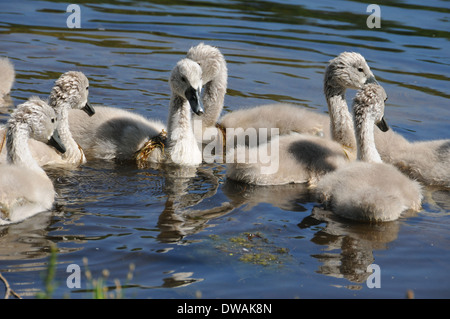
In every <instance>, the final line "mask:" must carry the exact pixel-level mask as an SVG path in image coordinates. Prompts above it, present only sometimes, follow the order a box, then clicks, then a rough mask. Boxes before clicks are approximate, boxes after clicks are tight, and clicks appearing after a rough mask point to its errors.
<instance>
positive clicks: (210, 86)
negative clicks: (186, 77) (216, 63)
mask: <svg viewBox="0 0 450 319" xmlns="http://www.w3.org/2000/svg"><path fill="white" fill-rule="evenodd" d="M223 68H225V71H224V72H222V73H220V74H218V75H217V76H216V77H215V78H214V79H212V80H211V81H209V82H208V83H206V84H205V86H204V88H203V90H204V93H203V99H202V100H203V106H204V108H205V113H204V114H202V116H201V117H200V116H197V115H194V116H193V118H194V120H195V119H201V120H202V123H203V127H204V128H207V127H214V125H215V124H216V123H217V120H218V119H219V117H220V113H221V112H222V109H223V104H224V101H225V94H226V91H227V76H228V75H227V72H226V67H223Z"/></svg>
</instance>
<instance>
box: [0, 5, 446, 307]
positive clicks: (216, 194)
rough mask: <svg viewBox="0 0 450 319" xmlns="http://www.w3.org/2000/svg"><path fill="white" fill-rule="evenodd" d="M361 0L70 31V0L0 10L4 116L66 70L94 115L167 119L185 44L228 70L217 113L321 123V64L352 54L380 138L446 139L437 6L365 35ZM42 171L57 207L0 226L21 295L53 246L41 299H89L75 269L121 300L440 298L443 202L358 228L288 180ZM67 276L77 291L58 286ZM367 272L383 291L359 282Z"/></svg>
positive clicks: (434, 195)
mask: <svg viewBox="0 0 450 319" xmlns="http://www.w3.org/2000/svg"><path fill="white" fill-rule="evenodd" d="M370 3H371V1H364V2H361V1H336V0H323V1H278V2H277V1H251V2H249V1H231V0H228V1H223V0H220V1H218V0H217V1H216V0H211V1H189V2H188V1H145V2H144V1H142V2H141V1H119V0H118V1H109V4H105V3H102V2H101V1H83V2H81V3H79V4H80V9H81V15H80V18H81V25H80V28H74V29H70V28H68V27H67V25H66V19H67V17H68V16H69V14H70V13H67V12H66V8H67V6H68V4H69V3H66V2H60V1H54V2H53V1H31V0H30V1H27V0H19V1H13V2H11V1H9V2H6V1H2V2H1V4H0V7H1V10H0V43H1V46H0V55H1V56H9V57H10V58H11V59H12V61H13V62H14V64H15V68H16V73H17V79H16V82H15V85H14V88H13V91H12V94H11V95H12V99H13V101H14V103H15V104H16V105H17V104H19V103H21V102H23V101H24V100H25V99H27V98H28V97H29V96H30V95H40V96H42V97H47V95H48V93H49V92H50V89H51V87H52V83H53V81H54V80H55V79H57V78H58V77H59V76H60V75H61V74H62V73H63V72H66V71H69V70H78V71H82V72H84V73H85V74H86V75H87V77H88V78H89V80H90V101H91V103H92V104H94V105H95V104H103V105H108V106H114V107H120V108H124V109H127V110H131V111H133V112H136V113H139V114H142V115H144V116H146V117H150V118H159V119H162V120H163V121H165V120H166V116H167V113H168V105H169V96H170V91H169V86H168V83H167V80H168V76H169V72H170V70H171V69H172V68H173V66H174V65H175V63H176V62H177V61H178V60H179V59H181V58H182V57H184V56H185V54H186V52H187V50H188V49H189V48H190V47H191V46H194V45H196V44H198V43H199V42H205V43H207V44H211V45H214V46H217V47H219V48H220V50H221V51H222V53H223V54H224V55H225V57H226V59H227V63H228V69H229V79H228V94H227V96H226V99H225V108H224V111H223V112H230V111H233V110H237V109H239V108H241V107H244V106H254V105H258V104H263V103H272V102H291V103H295V104H298V105H299V106H300V107H308V108H310V109H313V110H316V111H317V112H326V111H327V107H326V103H325V99H324V97H323V93H322V79H323V72H324V69H325V67H326V65H327V62H328V61H329V60H330V59H332V58H333V57H335V56H336V55H338V54H339V53H340V52H342V51H358V52H360V53H361V54H363V55H364V56H365V58H366V59H367V61H368V63H369V65H370V66H371V68H372V70H373V72H374V74H375V76H376V77H377V79H378V81H379V82H380V84H381V85H383V86H384V88H385V90H386V91H387V93H388V95H389V100H388V101H387V105H386V118H387V120H388V122H389V124H390V126H391V128H392V129H394V130H396V131H397V132H399V133H401V134H402V135H404V136H405V137H406V138H407V139H409V140H412V141H418V140H427V139H438V138H450V134H449V127H450V126H449V122H450V103H449V101H450V91H449V74H450V72H449V71H450V56H449V52H450V46H449V35H450V33H449V19H450V7H449V2H448V1H436V0H435V1H427V2H423V1H418V0H405V1H388V2H387V1H383V2H382V4H381V5H380V9H381V28H373V29H370V28H368V27H367V24H366V20H367V18H368V17H369V15H370V14H371V12H367V6H368V5H369V4H370ZM353 94H354V91H349V94H348V96H349V99H350V98H351V97H352V96H353ZM6 119H7V110H3V113H2V114H1V115H0V121H1V122H2V123H4V122H5V121H6ZM449 169H450V168H449ZM48 172H49V174H50V176H51V177H52V178H53V179H54V184H55V187H56V189H57V191H58V194H59V197H58V199H57V205H56V208H55V209H54V210H53V211H51V212H45V213H42V214H39V215H36V216H35V217H33V218H30V219H29V220H26V221H24V222H22V223H20V224H16V225H10V226H7V227H2V228H0V273H1V274H2V275H3V276H4V277H5V279H7V281H8V282H9V284H10V286H11V288H12V289H13V290H14V291H15V292H17V293H18V294H19V295H21V296H22V297H23V298H35V296H36V293H38V292H42V291H45V283H44V277H45V272H46V270H47V269H48V264H49V260H50V250H51V247H52V246H55V247H56V249H57V255H56V257H57V260H56V273H55V277H54V282H53V286H54V289H55V290H54V292H53V295H52V296H53V297H54V298H65V297H67V298H71V299H77V298H91V297H92V287H93V285H92V284H93V282H92V279H91V280H90V279H88V278H86V276H85V275H86V274H87V273H88V271H90V273H91V275H92V278H93V279H99V278H103V279H104V285H105V286H107V287H109V288H110V292H111V293H116V292H117V290H116V289H115V287H116V283H115V281H114V280H115V279H118V280H119V281H120V287H121V294H122V295H121V296H122V297H123V298H153V299H156V298H286V299H290V298H405V296H406V294H407V292H408V291H412V292H413V294H414V297H416V298H449V297H450V216H449V215H450V191H449V190H445V189H444V190H439V189H428V190H427V192H426V193H427V196H426V199H425V201H424V205H423V210H422V211H420V212H419V213H417V214H415V215H414V216H409V217H405V218H401V219H400V220H398V221H395V222H391V223H385V224H377V225H368V224H360V223H352V222H348V221H343V220H339V219H330V218H322V217H321V212H320V210H319V209H317V207H319V205H318V204H317V203H316V202H314V200H313V199H312V198H311V197H310V196H309V195H308V193H307V192H306V191H305V189H304V186H302V185H287V186H283V187H249V186H247V187H245V186H243V185H239V184H235V183H232V182H230V181H227V180H226V178H225V167H224V166H223V165H221V164H208V165H202V166H201V167H200V168H199V169H198V171H197V174H196V176H195V177H194V178H189V179H183V178H179V177H178V178H177V177H176V176H174V172H170V171H161V170H152V169H138V168H136V167H134V166H124V165H118V164H115V163H111V162H103V161H93V162H89V163H87V164H86V165H84V166H82V167H80V168H78V169H74V170H71V171H67V170H65V171H64V170H57V169H51V170H49V171H48ZM86 260H87V265H86V264H85V263H86ZM71 264H75V265H78V266H80V269H81V275H82V276H81V288H69V287H68V286H67V284H66V279H67V278H68V276H69V275H70V274H71V273H69V272H67V267H68V266H69V265H71ZM371 264H376V265H378V266H379V272H377V274H379V275H380V276H379V278H380V280H381V281H380V285H381V286H380V288H371V287H370V283H371V282H372V281H371V280H372V279H371V278H369V275H370V273H368V272H367V267H368V266H369V265H371ZM130 265H131V267H134V269H133V268H132V269H131V271H130ZM103 270H107V271H108V272H109V275H108V276H107V277H104V275H102V271H103ZM129 273H131V274H132V276H130V277H127V276H128V274H129ZM368 279H369V281H367V280H368ZM368 283H369V284H368ZM3 289H4V286H3V284H0V291H1V293H0V295H2V296H3V291H4V290H3Z"/></svg>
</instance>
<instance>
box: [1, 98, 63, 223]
mask: <svg viewBox="0 0 450 319" xmlns="http://www.w3.org/2000/svg"><path fill="white" fill-rule="evenodd" d="M7 128H8V133H7V143H6V144H7V152H8V163H7V164H2V165H0V225H5V224H9V223H16V222H20V221H22V220H24V219H26V218H28V217H30V216H32V215H34V214H36V213H39V212H42V211H45V210H49V209H51V207H52V205H53V202H54V198H55V191H54V188H53V184H52V182H51V180H50V179H49V178H48V176H47V175H46V173H45V172H44V170H43V169H42V168H41V167H40V166H39V164H38V163H37V162H36V161H35V160H34V159H33V157H32V155H31V152H30V149H29V146H28V139H30V138H33V139H36V140H38V141H41V142H45V143H46V142H48V141H49V140H50V139H51V138H52V136H53V134H55V131H56V129H57V116H56V114H55V112H54V111H53V109H52V108H51V107H50V106H48V105H47V104H46V103H45V102H43V101H42V100H40V99H39V98H36V97H33V98H30V99H29V100H28V101H27V102H25V103H23V104H21V105H19V106H18V107H17V108H16V110H15V111H14V112H13V113H12V114H11V118H10V120H9V121H8V124H7ZM61 151H63V150H62V149H61Z"/></svg>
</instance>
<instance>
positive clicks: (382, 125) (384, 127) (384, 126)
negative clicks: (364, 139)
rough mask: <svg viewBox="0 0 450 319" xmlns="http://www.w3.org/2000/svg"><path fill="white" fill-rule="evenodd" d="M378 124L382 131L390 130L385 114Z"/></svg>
mask: <svg viewBox="0 0 450 319" xmlns="http://www.w3.org/2000/svg"><path fill="white" fill-rule="evenodd" d="M376 124H377V126H378V128H379V129H380V130H381V131H383V132H387V131H389V125H388V124H387V122H386V120H385V119H384V116H383V117H382V118H381V120H380V121H379V122H378V123H376Z"/></svg>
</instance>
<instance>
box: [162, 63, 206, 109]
mask: <svg viewBox="0 0 450 319" xmlns="http://www.w3.org/2000/svg"><path fill="white" fill-rule="evenodd" d="M169 84H170V87H171V89H172V92H173V94H175V95H177V96H180V97H182V98H184V99H186V100H187V101H188V102H189V105H190V106H191V109H192V111H193V112H194V113H195V114H197V115H201V114H203V113H204V110H203V104H202V99H201V89H202V84H203V82H202V69H201V67H200V65H198V63H196V62H194V61H192V60H190V59H182V60H180V61H179V62H178V63H177V65H176V66H175V68H174V69H173V70H172V73H171V75H170V79H169Z"/></svg>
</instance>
